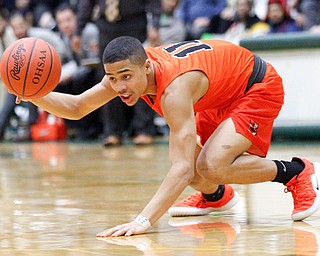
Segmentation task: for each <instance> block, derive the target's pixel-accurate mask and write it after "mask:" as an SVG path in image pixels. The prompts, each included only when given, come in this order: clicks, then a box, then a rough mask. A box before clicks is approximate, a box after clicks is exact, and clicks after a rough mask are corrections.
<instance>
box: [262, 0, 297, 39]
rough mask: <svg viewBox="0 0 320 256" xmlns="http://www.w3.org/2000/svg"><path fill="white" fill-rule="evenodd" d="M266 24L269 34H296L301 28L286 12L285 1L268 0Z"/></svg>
mask: <svg viewBox="0 0 320 256" xmlns="http://www.w3.org/2000/svg"><path fill="white" fill-rule="evenodd" d="M266 22H267V23H268V25H269V33H285V32H298V31H301V28H300V27H299V26H298V25H297V23H296V22H295V20H294V19H292V17H291V16H290V14H289V13H288V11H287V4H286V0H269V1H268V10H267V18H266Z"/></svg>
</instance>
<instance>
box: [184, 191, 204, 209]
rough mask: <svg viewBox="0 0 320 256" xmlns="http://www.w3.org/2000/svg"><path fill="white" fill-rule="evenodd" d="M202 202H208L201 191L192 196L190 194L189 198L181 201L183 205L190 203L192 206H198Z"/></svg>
mask: <svg viewBox="0 0 320 256" xmlns="http://www.w3.org/2000/svg"><path fill="white" fill-rule="evenodd" d="M202 203H206V200H205V199H204V198H203V196H202V194H201V193H200V192H197V193H195V194H193V195H191V196H188V197H187V198H185V199H183V200H182V201H180V203H179V204H181V205H190V206H198V205H200V204H202Z"/></svg>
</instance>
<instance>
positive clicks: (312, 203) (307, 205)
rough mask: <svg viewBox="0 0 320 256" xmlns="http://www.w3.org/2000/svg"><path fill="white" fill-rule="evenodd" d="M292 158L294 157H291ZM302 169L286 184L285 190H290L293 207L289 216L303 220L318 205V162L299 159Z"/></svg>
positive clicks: (319, 197) (319, 196)
mask: <svg viewBox="0 0 320 256" xmlns="http://www.w3.org/2000/svg"><path fill="white" fill-rule="evenodd" d="M293 160H294V158H293ZM301 160H302V161H303V162H304V164H305V168H304V170H303V171H302V172H301V173H300V174H299V175H296V176H294V177H293V178H292V179H291V180H290V181H289V182H288V183H287V184H286V187H287V188H286V189H285V192H291V193H292V197H293V204H294V209H293V211H292V215H291V218H292V219H293V220H303V219H305V218H307V217H309V216H310V215H312V214H314V213H315V212H316V211H317V210H318V209H319V207H320V163H311V162H310V161H308V160H306V159H301Z"/></svg>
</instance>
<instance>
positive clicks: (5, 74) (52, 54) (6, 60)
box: [0, 37, 61, 99]
mask: <svg viewBox="0 0 320 256" xmlns="http://www.w3.org/2000/svg"><path fill="white" fill-rule="evenodd" d="M0 74H1V79H2V81H3V83H4V85H5V86H6V87H7V88H8V91H9V93H11V94H14V95H16V96H18V97H20V98H22V99H37V98H41V97H43V96H45V95H47V94H48V93H49V92H51V91H53V90H54V89H55V87H56V86H57V84H58V82H59V80H60V75H61V61H60V57H59V55H58V53H57V51H56V50H55V49H54V47H53V46H51V45H50V44H49V43H47V42H45V41H44V40H42V39H39V38H32V37H28V38H22V39H20V40H17V41H15V42H14V43H12V44H11V45H10V46H9V47H8V48H7V49H6V50H5V52H4V53H3V55H2V57H1V63H0Z"/></svg>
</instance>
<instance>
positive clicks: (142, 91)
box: [104, 60, 147, 106]
mask: <svg viewBox="0 0 320 256" xmlns="http://www.w3.org/2000/svg"><path fill="white" fill-rule="evenodd" d="M104 68H105V71H106V75H107V77H108V79H109V82H110V85H111V87H112V89H113V90H114V91H115V92H117V93H118V95H119V97H120V98H121V100H122V101H123V102H124V103H126V104H127V105H129V106H133V105H134V104H135V103H137V101H138V100H139V98H140V97H141V96H142V95H146V93H147V68H146V66H145V65H143V66H139V65H134V64H131V63H130V61H129V60H123V61H118V62H115V63H108V64H105V65H104Z"/></svg>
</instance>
